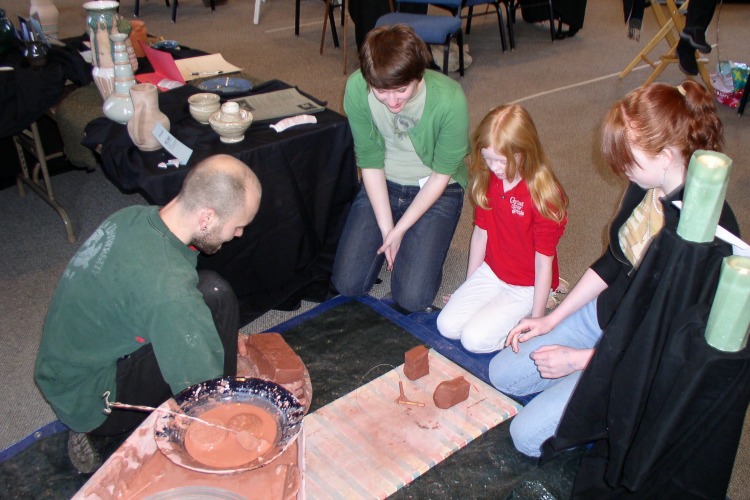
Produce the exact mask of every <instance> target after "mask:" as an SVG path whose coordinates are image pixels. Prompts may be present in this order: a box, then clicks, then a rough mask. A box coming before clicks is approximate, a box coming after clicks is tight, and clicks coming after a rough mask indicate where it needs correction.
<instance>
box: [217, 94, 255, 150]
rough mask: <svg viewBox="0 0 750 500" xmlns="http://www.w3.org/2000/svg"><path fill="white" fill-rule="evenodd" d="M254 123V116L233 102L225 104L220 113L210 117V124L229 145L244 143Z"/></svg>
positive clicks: (222, 140)
mask: <svg viewBox="0 0 750 500" xmlns="http://www.w3.org/2000/svg"><path fill="white" fill-rule="evenodd" d="M252 122H253V114H252V113H251V112H250V111H247V110H246V109H240V105H239V104H237V103H236V102H232V101H230V102H225V103H224V104H222V105H221V109H220V110H219V111H217V112H215V113H214V114H212V115H211V116H209V117H208V123H210V124H211V128H212V129H214V131H215V132H216V133H217V134H219V137H220V138H221V142H225V143H228V144H232V143H235V142H240V141H242V140H243V139H244V138H245V131H246V130H247V128H248V127H249V126H250V124H251V123H252Z"/></svg>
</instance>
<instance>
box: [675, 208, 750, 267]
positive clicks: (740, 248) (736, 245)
mask: <svg viewBox="0 0 750 500" xmlns="http://www.w3.org/2000/svg"><path fill="white" fill-rule="evenodd" d="M672 204H673V205H674V206H676V207H677V208H679V209H680V210H682V202H681V201H680V200H675V201H673V202H672ZM715 236H716V237H717V238H719V239H720V240H722V241H726V242H727V243H729V244H730V245H732V254H734V255H743V256H745V257H750V245H748V244H747V243H745V242H744V241H742V240H741V239H739V238H738V237H736V236H735V235H733V234H732V233H730V232H729V231H727V230H726V229H724V228H723V227H721V226H719V225H718V224H717V225H716V234H715Z"/></svg>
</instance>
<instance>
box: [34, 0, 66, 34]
mask: <svg viewBox="0 0 750 500" xmlns="http://www.w3.org/2000/svg"><path fill="white" fill-rule="evenodd" d="M29 1H30V3H31V7H30V8H29V15H30V16H31V15H34V14H37V15H38V16H39V21H40V22H41V23H42V31H44V34H45V35H49V36H51V37H53V38H57V21H58V19H59V17H60V12H59V11H58V10H57V7H55V4H54V3H52V0H29Z"/></svg>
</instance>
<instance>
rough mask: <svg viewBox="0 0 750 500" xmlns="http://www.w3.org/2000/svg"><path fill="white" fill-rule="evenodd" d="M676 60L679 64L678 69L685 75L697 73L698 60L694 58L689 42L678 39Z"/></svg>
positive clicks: (693, 50) (693, 51)
mask: <svg viewBox="0 0 750 500" xmlns="http://www.w3.org/2000/svg"><path fill="white" fill-rule="evenodd" d="M677 60H678V62H679V65H680V71H682V72H683V73H685V74H686V75H692V76H695V75H697V74H698V61H696V60H695V49H694V48H693V46H692V45H690V43H689V42H687V41H685V40H683V39H680V41H679V43H678V44H677Z"/></svg>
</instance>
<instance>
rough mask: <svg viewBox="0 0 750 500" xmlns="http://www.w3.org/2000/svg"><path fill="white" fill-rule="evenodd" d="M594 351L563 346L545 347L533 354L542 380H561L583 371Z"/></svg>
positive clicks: (532, 356) (532, 357)
mask: <svg viewBox="0 0 750 500" xmlns="http://www.w3.org/2000/svg"><path fill="white" fill-rule="evenodd" d="M593 354H594V349H575V348H573V347H567V346H562V345H545V346H542V347H540V348H539V349H537V350H536V351H534V352H532V353H531V359H533V360H534V363H535V364H536V368H537V370H539V374H540V375H541V376H542V378H560V377H564V376H566V375H570V374H571V373H573V372H576V371H579V370H583V369H584V368H586V365H588V363H589V360H590V359H591V356H592V355H593Z"/></svg>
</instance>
